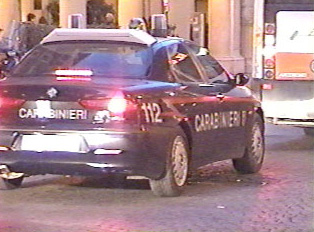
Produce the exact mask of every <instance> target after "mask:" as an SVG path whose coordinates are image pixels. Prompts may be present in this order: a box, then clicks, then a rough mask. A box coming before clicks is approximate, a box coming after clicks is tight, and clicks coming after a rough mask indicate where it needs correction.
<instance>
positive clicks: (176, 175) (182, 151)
mask: <svg viewBox="0 0 314 232" xmlns="http://www.w3.org/2000/svg"><path fill="white" fill-rule="evenodd" d="M167 156H168V161H167V166H166V174H165V176H164V177H163V178H161V179H158V180H152V179H150V180H149V184H150V187H151V189H152V191H153V193H154V194H155V195H156V196H161V197H175V196H179V195H180V194H181V192H182V187H183V186H184V185H185V183H186V181H187V177H188V166H189V152H188V146H187V142H186V138H185V136H184V133H183V132H178V133H177V134H176V135H175V136H174V138H173V139H172V141H171V142H170V144H169V148H168V154H167Z"/></svg>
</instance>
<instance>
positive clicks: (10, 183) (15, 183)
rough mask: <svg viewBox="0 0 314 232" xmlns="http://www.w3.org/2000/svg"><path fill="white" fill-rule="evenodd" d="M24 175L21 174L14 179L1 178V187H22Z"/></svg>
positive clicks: (7, 188)
mask: <svg viewBox="0 0 314 232" xmlns="http://www.w3.org/2000/svg"><path fill="white" fill-rule="evenodd" d="M23 179H24V176H20V177H17V178H14V179H7V178H1V180H0V189H6V190H10V189H16V188H19V187H21V185H22V182H23Z"/></svg>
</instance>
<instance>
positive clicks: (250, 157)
mask: <svg viewBox="0 0 314 232" xmlns="http://www.w3.org/2000/svg"><path fill="white" fill-rule="evenodd" d="M264 153H265V141H264V130H263V121H262V119H261V118H260V116H259V115H257V114H256V115H255V116H254V123H253V127H252V129H251V131H250V134H249V138H248V143H247V146H246V148H245V152H244V156H243V157H242V158H240V159H234V160H233V166H234V168H235V169H236V170H237V171H238V172H240V173H243V174H250V173H256V172H258V171H259V170H260V169H261V167H262V164H263V161H264Z"/></svg>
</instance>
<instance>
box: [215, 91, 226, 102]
mask: <svg viewBox="0 0 314 232" xmlns="http://www.w3.org/2000/svg"><path fill="white" fill-rule="evenodd" d="M216 98H218V99H219V100H223V99H224V98H225V95H223V94H222V93H218V94H217V95H216Z"/></svg>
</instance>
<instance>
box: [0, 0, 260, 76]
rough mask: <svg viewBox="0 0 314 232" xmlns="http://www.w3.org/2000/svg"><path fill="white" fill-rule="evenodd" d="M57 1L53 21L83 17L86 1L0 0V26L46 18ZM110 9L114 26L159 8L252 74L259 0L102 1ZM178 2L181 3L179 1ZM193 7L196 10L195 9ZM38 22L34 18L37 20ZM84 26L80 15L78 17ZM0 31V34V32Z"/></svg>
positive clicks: (234, 67) (179, 31)
mask: <svg viewBox="0 0 314 232" xmlns="http://www.w3.org/2000/svg"><path fill="white" fill-rule="evenodd" d="M53 2H58V5H59V12H58V13H59V18H60V20H59V25H58V26H60V27H68V16H69V15H72V14H82V15H83V18H85V19H86V17H87V2H88V0H0V28H1V29H5V28H7V27H8V25H9V24H10V22H11V21H12V20H17V21H26V20H27V14H29V13H33V14H35V15H36V16H37V17H36V18H37V20H38V19H39V18H40V17H41V16H44V17H45V18H46V19H47V20H48V22H52V17H51V14H50V13H49V12H48V10H47V6H48V5H49V4H51V3H53ZM104 2H105V3H106V4H109V5H110V6H112V8H113V9H114V13H115V15H114V16H115V20H116V22H117V25H118V26H119V27H120V28H125V27H127V25H128V23H129V20H130V19H131V18H134V17H144V18H146V19H148V18H149V16H150V15H152V14H160V13H165V14H166V15H167V18H168V22H169V25H171V26H172V28H175V30H174V31H173V33H174V34H175V35H177V36H180V37H183V38H187V39H195V37H196V36H197V37H198V38H197V42H198V43H200V44H201V45H204V46H206V47H208V48H209V49H210V51H211V53H212V54H213V55H214V56H215V57H216V58H217V59H218V60H220V61H221V62H222V63H223V64H224V65H225V66H226V68H227V69H228V70H230V71H231V72H232V73H239V72H244V73H247V74H251V73H252V54H253V42H254V41H253V30H254V11H256V7H254V6H256V4H258V5H259V6H261V5H262V4H263V2H264V0H254V1H252V0H184V1H183V0H132V1H130V0H104ZM183 2H184V3H183ZM196 12H197V13H196ZM37 22H38V21H37ZM84 23H85V25H83V26H86V20H84ZM0 36H1V34H0Z"/></svg>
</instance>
